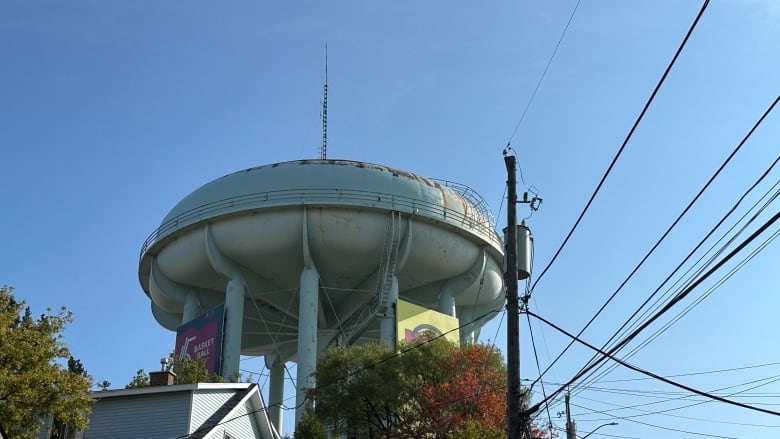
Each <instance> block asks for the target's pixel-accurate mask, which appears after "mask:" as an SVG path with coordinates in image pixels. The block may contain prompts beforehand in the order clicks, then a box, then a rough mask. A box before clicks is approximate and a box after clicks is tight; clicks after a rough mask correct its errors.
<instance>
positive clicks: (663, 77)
mask: <svg viewBox="0 0 780 439" xmlns="http://www.w3.org/2000/svg"><path fill="white" fill-rule="evenodd" d="M709 3H710V1H709V0H705V1H704V4H703V5H702V6H701V9H700V10H699V13H698V14H697V15H696V19H695V20H694V21H693V24H691V26H690V28H689V29H688V32H687V33H686V34H685V38H684V39H683V41H682V43H681V44H680V46H679V47H678V48H677V51H676V52H675V54H674V57H672V60H671V62H669V65H668V66H667V67H666V70H665V71H664V73H663V75H661V79H660V80H659V81H658V84H656V86H655V89H653V92H652V93H651V94H650V98H649V99H648V100H647V102H646V103H645V105H644V107H643V108H642V111H641V112H640V113H639V116H638V117H637V118H636V121H634V125H633V126H632V127H631V129H630V130H629V132H628V135H626V138H625V139H624V140H623V144H622V145H620V148H619V149H618V151H617V154H615V157H614V158H613V159H612V162H611V163H610V164H609V166H608V167H607V170H606V171H605V172H604V175H603V176H602V177H601V181H599V184H598V185H597V186H596V190H594V191H593V194H592V195H591V196H590V199H589V200H588V202H587V204H585V207H584V208H583V209H582V212H581V213H580V216H579V217H578V218H577V221H575V222H574V225H573V226H572V228H571V230H569V233H568V234H567V235H566V238H565V239H564V240H563V242H562V243H561V245H560V247H558V250H557V251H556V252H555V254H554V255H553V257H552V259H551V260H550V262H548V263H547V266H545V267H544V269H543V270H542V274H540V275H539V277H538V278H536V282H534V284H533V286H532V287H531V291H533V290H534V289H535V288H536V285H537V284H538V283H539V281H540V280H542V278H543V277H544V275H545V273H547V270H549V269H550V267H551V266H552V264H553V263H555V260H556V259H558V255H560V254H561V251H562V250H563V248H564V247H565V246H566V243H568V242H569V238H571V236H572V234H574V231H575V230H576V229H577V226H578V225H579V224H580V221H582V218H583V217H584V216H585V213H586V212H587V211H588V209H589V208H590V205H591V204H592V203H593V200H594V199H595V198H596V195H597V194H598V193H599V191H600V190H601V187H602V186H603V185H604V182H605V181H606V180H607V176H609V173H610V172H611V171H612V168H613V167H614V166H615V163H617V161H618V159H619V158H620V155H621V154H622V153H623V150H624V149H625V148H626V145H628V141H629V140H631V136H633V134H634V131H636V128H637V127H638V126H639V123H640V122H641V121H642V118H643V117H644V115H645V113H646V112H647V109H648V108H650V104H651V103H652V102H653V100H654V99H655V96H656V95H657V94H658V91H659V90H660V89H661V85H662V84H663V83H664V81H665V80H666V77H667V76H668V75H669V72H670V71H671V70H672V66H674V63H675V62H676V61H677V58H678V57H679V56H680V53H682V50H683V48H684V47H685V44H686V43H687V42H688V38H690V36H691V34H692V33H693V30H694V29H695V28H696V25H697V24H698V23H699V19H700V18H701V16H702V14H704V10H705V9H707V5H708V4H709Z"/></svg>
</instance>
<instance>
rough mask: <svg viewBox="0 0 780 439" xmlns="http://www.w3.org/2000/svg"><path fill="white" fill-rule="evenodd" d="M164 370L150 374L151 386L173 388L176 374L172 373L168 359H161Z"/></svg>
mask: <svg viewBox="0 0 780 439" xmlns="http://www.w3.org/2000/svg"><path fill="white" fill-rule="evenodd" d="M160 364H161V365H162V370H158V371H154V372H149V385H150V386H172V385H173V380H174V378H175V377H176V374H175V373H173V372H172V371H171V364H170V360H169V359H168V358H162V359H160Z"/></svg>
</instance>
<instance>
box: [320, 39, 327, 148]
mask: <svg viewBox="0 0 780 439" xmlns="http://www.w3.org/2000/svg"><path fill="white" fill-rule="evenodd" d="M327 158H328V43H327V42H326V43H325V87H324V88H323V93H322V147H320V160H326V159H327Z"/></svg>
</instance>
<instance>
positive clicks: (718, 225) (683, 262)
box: [548, 144, 780, 382]
mask: <svg viewBox="0 0 780 439" xmlns="http://www.w3.org/2000/svg"><path fill="white" fill-rule="evenodd" d="M740 145H741V144H740ZM732 156H733V155H732ZM779 161H780V156H778V157H777V158H776V159H775V160H774V162H772V163H771V164H770V165H769V167H768V168H767V169H766V170H765V171H764V173H763V174H762V175H761V176H760V177H759V178H758V179H757V180H756V181H755V182H754V183H753V184H752V185H751V186H750V187H749V188H748V189H747V190H746V191H745V192H744V193H743V194H742V196H741V197H740V198H739V199H738V200H737V202H736V203H735V204H734V205H733V206H731V208H730V209H729V210H728V211H727V212H726V213H725V214H724V215H723V216H722V217H721V219H720V220H719V221H718V222H717V223H716V224H715V225H714V226H713V227H712V228H711V229H710V231H709V232H708V233H707V234H706V235H705V236H704V237H703V238H702V239H701V240H700V241H699V243H698V244H697V245H696V246H695V247H694V248H693V250H691V251H690V252H689V253H688V255H687V256H686V257H685V258H684V259H683V260H682V262H680V263H679V264H678V265H677V267H675V269H674V270H673V271H672V272H671V273H670V274H669V275H668V276H667V277H666V278H665V279H664V280H663V282H661V284H660V285H659V286H658V287H657V288H656V289H655V290H654V291H653V293H652V294H651V295H650V296H649V297H648V298H647V299H645V301H644V302H643V303H642V304H641V305H640V306H639V307H638V308H637V310H636V311H634V313H633V314H632V315H631V316H630V317H629V318H628V319H626V321H625V322H624V323H623V324H622V325H621V327H620V328H618V329H617V330H616V331H615V333H614V334H613V335H612V336H611V337H610V338H609V340H607V341H606V342H605V343H604V344H603V345H602V349H606V347H607V345H608V344H609V343H610V342H611V341H612V340H614V339H615V338H616V337H617V336H618V335H619V334H620V332H621V331H623V330H624V329H625V328H626V326H627V325H628V324H629V323H630V322H631V321H632V320H633V319H634V317H636V315H637V314H638V313H639V312H640V311H641V310H642V309H643V308H644V307H645V306H646V305H647V304H648V303H649V302H650V301H651V300H652V299H653V297H655V296H656V294H658V292H659V291H660V290H661V289H662V288H663V286H664V285H666V284H667V283H668V282H669V281H670V280H671V278H672V277H673V276H674V275H675V274H676V273H677V272H678V271H679V270H680V269H681V268H682V267H683V266H684V265H685V264H686V263H687V262H688V261H689V260H690V258H691V257H693V255H694V254H695V253H696V252H697V251H698V250H699V249H700V248H701V246H702V245H703V244H704V243H705V242H706V241H707V240H709V238H710V237H711V236H712V235H713V234H714V233H715V231H716V230H717V229H718V228H720V226H721V225H722V224H723V223H724V222H725V221H726V219H727V218H728V217H729V216H731V214H732V213H734V211H736V209H737V208H738V207H739V205H740V204H741V203H742V201H743V200H744V199H745V198H746V197H747V196H748V195H749V194H750V193H751V192H752V191H753V190H754V189H755V188H756V187H757V186H758V185H759V184H760V183H761V182H762V181H763V180H764V179H765V178H766V176H767V175H769V173H770V172H771V171H772V169H773V168H774V167H775V166H776V165H777V163H778V162H779ZM721 169H722V167H721ZM718 172H720V170H719V171H718ZM711 181H712V179H710V182H711ZM708 184H709V182H708ZM777 184H778V183H775V185H774V186H772V188H771V189H770V191H769V192H767V193H766V194H765V195H764V196H763V197H762V199H763V198H765V197H766V196H768V195H769V193H770V192H771V191H772V190H773V189H774V188H775V187H776V186H777ZM705 188H706V186H705ZM703 189H704V188H703ZM703 189H702V191H700V192H699V195H701V193H702V192H703ZM699 195H697V197H698V196H699ZM773 199H774V197H773V198H770V200H769V201H767V203H765V204H764V206H763V207H762V208H761V209H759V211H758V213H761V212H763V210H764V209H766V207H767V206H768V205H769V203H771V202H772V201H773ZM694 201H695V199H694ZM759 202H760V200H759ZM691 203H693V201H692V202H691ZM757 205H758V202H757V203H756V204H754V205H753V207H751V208H750V210H748V213H749V212H750V211H751V210H753V209H754V208H755V207H756V206H757ZM690 206H691V204H689V205H688V207H689V208H690ZM686 211H687V209H686ZM748 213H745V214H744V215H743V216H742V217H741V218H740V219H739V220H738V221H737V224H739V222H741V221H742V220H743V219H744V218H745V217H746V216H747V214H748ZM758 213H756V214H755V215H754V216H753V218H752V219H751V220H750V221H749V222H748V223H747V224H745V225H744V226H743V227H742V229H741V230H740V231H739V232H738V233H737V234H736V235H735V236H734V237H732V238H731V240H730V241H729V242H728V243H727V244H726V245H724V246H723V248H722V250H721V252H722V251H724V249H725V248H726V247H727V246H728V245H730V244H731V243H732V241H733V240H734V239H735V238H736V236H739V234H741V233H742V231H744V229H745V228H746V227H747V225H748V224H750V223H752V221H753V220H755V219H756V217H757V216H758ZM681 217H682V216H680V217H678V221H679V219H680V218H681ZM675 224H676V222H675ZM734 227H736V224H735V225H734V226H732V227H731V228H730V229H729V231H727V232H726V233H729V232H730V231H731V230H733V229H734ZM669 230H671V228H669V229H667V233H668V232H669ZM722 239H723V238H721V239H720V240H718V242H720V241H721V240H722ZM659 243H660V241H659ZM657 244H658V243H657ZM657 244H656V246H657ZM716 245H717V242H716ZM654 248H655V247H654ZM712 248H714V245H713V247H711V248H710V250H708V252H709V251H711V250H712ZM718 253H720V252H718ZM648 256H649V253H648ZM703 258H704V256H702V257H701V258H700V259H699V261H697V262H696V264H698V263H699V262H700V261H701V260H702V259H703ZM645 259H646V258H645ZM713 260H714V256H713V257H712V258H711V259H710V261H709V262H708V263H707V264H705V266H704V267H702V268H701V269H699V272H698V273H697V275H698V274H701V272H703V271H704V269H705V268H706V266H708V265H709V264H711V263H712V262H713ZM637 268H638V266H637ZM690 271H691V270H690V269H689V270H688V272H690ZM635 272H636V269H635V270H634V271H633V272H632V275H633V273H635ZM688 272H686V273H688ZM629 278H630V276H629ZM627 280H628V278H627V279H626V280H625V281H624V282H623V283H622V284H621V286H620V288H622V287H623V285H625V283H626V282H627ZM678 282H679V281H678ZM618 291H619V289H618ZM712 291H714V289H711V290H710V291H708V292H707V293H705V295H707V294H709V293H711V292H712ZM615 293H617V291H616V292H615ZM615 293H613V296H614V294H615ZM664 297H665V295H664ZM703 297H704V296H703ZM610 300H611V298H610ZM660 300H661V298H659V299H657V300H656V302H655V303H654V305H655V304H657V303H658V302H659V301H660ZM701 300H703V299H699V301H701ZM656 309H657V308H656ZM687 311H689V309H686V310H685V311H683V312H682V313H683V314H682V315H684V313H687ZM649 312H650V310H649V309H648V310H647V311H645V312H644V313H643V314H642V316H641V317H644V316H645V315H646V314H647V313H649ZM680 317H681V316H679V317H676V318H675V320H674V321H673V322H670V323H667V326H666V327H664V328H662V329H660V330H658V331H657V332H656V333H655V334H654V335H652V336H650V337H649V338H648V340H646V341H645V342H643V343H642V345H640V346H638V347H637V348H635V349H634V350H633V351H632V352H631V353H630V354H628V356H627V357H624V358H628V357H630V356H631V355H633V354H634V353H635V352H636V351H637V350H638V349H640V348H641V347H642V346H644V345H646V344H647V343H649V342H651V341H652V340H653V339H654V338H655V337H657V336H658V335H660V334H661V333H662V332H663V331H665V330H666V329H668V327H669V326H671V324H673V323H674V322H676V321H677V320H678V319H679V318H680ZM637 324H638V322H637ZM628 331H629V330H626V332H628ZM579 335H582V332H580V333H579V334H578V336H579ZM572 343H573V341H572V342H570V343H569V345H568V346H567V349H568V348H569V347H570V346H571V344H572ZM565 351H566V349H564V351H563V352H565ZM596 357H597V356H596V355H594V357H593V358H591V360H589V361H588V363H587V364H590V363H591V362H592V361H594V360H595V359H596ZM558 358H560V355H559V357H558ZM556 360H557V358H556ZM553 364H554V362H553ZM550 366H552V364H551V365H550ZM548 369H549V367H548ZM601 375H602V376H603V375H604V372H602V374H601ZM596 380H597V379H592V380H590V382H594V381H596Z"/></svg>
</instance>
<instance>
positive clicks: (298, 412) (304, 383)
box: [295, 264, 320, 425]
mask: <svg viewBox="0 0 780 439" xmlns="http://www.w3.org/2000/svg"><path fill="white" fill-rule="evenodd" d="M319 287H320V274H319V273H318V272H317V269H316V268H315V267H314V264H310V265H308V266H305V267H304V268H303V272H301V286H300V303H299V308H298V315H299V318H298V375H297V380H296V381H297V383H298V389H297V391H296V394H295V407H296V409H295V424H296V425H297V424H298V422H300V420H301V416H302V415H303V413H305V411H306V408H307V407H311V401H309V402H308V403H307V402H306V391H307V390H308V389H311V388H313V387H314V386H315V385H316V382H315V380H314V377H313V376H312V374H313V373H314V369H315V367H316V366H317V313H318V308H319Z"/></svg>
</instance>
